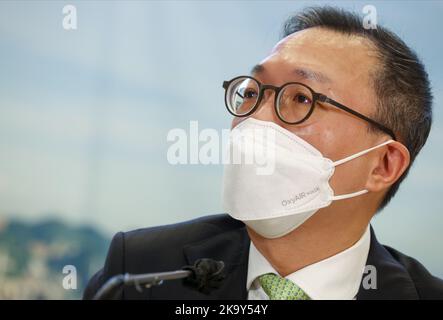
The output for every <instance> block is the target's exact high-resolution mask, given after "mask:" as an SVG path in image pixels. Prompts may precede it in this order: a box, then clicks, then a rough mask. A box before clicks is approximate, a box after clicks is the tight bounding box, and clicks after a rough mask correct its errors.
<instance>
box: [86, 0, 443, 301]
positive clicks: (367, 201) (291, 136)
mask: <svg viewBox="0 0 443 320" xmlns="http://www.w3.org/2000/svg"><path fill="white" fill-rule="evenodd" d="M224 87H225V90H226V99H225V100H226V101H225V102H226V105H227V108H228V110H229V112H230V113H232V114H233V115H234V119H233V125H232V127H233V128H235V129H238V131H240V132H244V131H245V130H246V129H254V128H255V129H256V128H261V129H269V130H270V131H271V132H272V133H273V134H274V135H275V136H276V140H277V142H276V145H278V148H280V149H278V150H279V151H278V152H277V153H276V154H275V160H276V164H275V170H276V171H275V172H274V173H272V174H271V175H270V176H269V177H268V178H261V177H259V176H258V175H254V174H252V173H251V171H250V170H249V171H248V169H246V167H244V166H237V167H235V168H234V167H232V168H230V167H229V168H228V169H227V170H226V172H225V179H224V182H225V185H224V204H225V207H226V208H227V213H228V214H229V215H226V214H222V215H214V216H207V217H203V218H199V219H196V220H193V221H188V222H184V223H179V224H175V225H168V226H161V227H155V228H148V229H140V230H135V231H131V232H127V233H118V234H117V235H116V236H114V238H113V240H112V243H111V246H110V249H109V253H108V257H107V259H106V263H105V266H104V268H103V269H102V270H100V271H99V272H98V273H97V274H96V275H95V276H94V277H93V278H92V279H91V280H90V282H89V285H88V287H87V288H86V290H85V294H84V298H87V299H89V298H92V297H93V295H94V294H95V293H96V291H97V290H98V289H99V288H100V286H101V285H103V283H104V282H106V280H108V279H109V278H110V277H112V276H114V275H116V274H121V273H127V272H128V273H150V272H160V271H168V270H175V269H180V268H181V267H183V266H184V265H189V264H192V263H193V262H194V261H196V260H198V259H200V258H212V259H216V260H222V261H224V263H225V274H226V279H225V280H224V281H223V283H222V286H221V287H220V288H219V289H217V290H215V291H213V292H212V293H211V294H210V295H205V294H203V293H200V292H198V291H196V290H192V289H190V288H187V287H185V286H183V284H182V282H180V281H168V282H165V283H164V284H162V285H161V286H155V287H153V288H151V289H149V290H144V291H143V292H141V293H140V292H138V291H137V290H136V289H135V288H133V287H126V288H124V290H123V291H122V292H121V293H120V294H119V295H118V298H121V299H435V298H437V299H438V298H443V281H442V280H440V279H438V278H436V277H434V276H432V275H431V274H430V273H429V272H428V271H427V270H426V269H425V268H424V267H423V266H422V265H421V264H420V263H419V262H418V261H416V260H414V259H413V258H411V257H408V256H406V255H404V254H402V253H400V252H398V251H396V250H395V249H392V248H390V247H387V246H382V245H380V244H379V243H378V242H377V240H376V238H375V234H374V232H373V230H372V228H371V227H370V226H369V224H370V221H371V219H372V217H373V216H374V215H375V214H376V213H377V212H378V211H380V210H381V209H382V208H383V207H385V206H386V205H387V203H388V202H389V201H390V199H391V198H392V197H393V196H394V194H395V193H396V191H397V190H398V187H399V185H400V183H401V181H402V180H403V179H404V178H405V176H406V175H407V173H408V171H409V168H410V166H411V164H412V162H413V161H414V160H415V158H416V156H417V154H418V153H419V151H420V149H421V148H422V147H423V145H424V144H425V142H426V139H427V137H428V134H429V131H430V127H431V120H432V113H431V104H432V95H431V92H430V85H429V81H428V78H427V74H426V72H425V70H424V67H423V65H422V64H421V62H420V61H419V60H418V58H417V56H416V55H415V54H414V53H413V52H412V50H411V49H409V48H408V47H407V46H406V45H405V44H404V43H403V42H402V41H401V40H400V39H399V38H398V37H397V36H395V35H394V34H392V33H391V32H389V31H388V30H386V29H384V28H382V27H380V26H377V29H369V30H366V29H364V27H363V23H362V20H361V19H360V18H359V17H358V16H356V15H354V14H351V13H349V12H345V11H343V10H339V9H335V8H330V7H320V8H310V9H307V10H304V11H303V12H301V13H299V14H297V15H294V16H292V17H291V18H289V19H288V20H287V22H286V23H285V25H284V33H283V39H282V40H281V41H280V42H278V43H277V44H276V45H275V47H274V48H273V49H272V51H271V53H270V54H269V55H268V56H267V57H266V58H265V59H263V60H262V61H261V62H260V63H259V64H257V65H256V66H255V67H254V68H253V69H252V71H251V75H249V76H246V77H236V78H234V79H232V80H231V81H226V82H225V83H224ZM254 141H256V140H254ZM254 143H256V142H253V144H254ZM255 146H256V145H255ZM282 146H283V147H282ZM288 150H289V151H288ZM283 155H284V156H283ZM284 159H286V160H287V161H285V160H284ZM282 172H283V173H284V174H282ZM246 186H247V188H246ZM309 188H311V189H309ZM289 189H290V191H289V193H288V197H286V198H284V197H283V198H284V199H283V200H282V201H280V200H281V199H279V201H277V202H276V201H274V200H275V199H273V198H275V197H278V194H279V193H285V192H286V193H287V191H288V190H289ZM294 190H299V191H300V192H299V191H297V192H295V191H294ZM269 195H271V196H269ZM251 199H252V200H251ZM233 217H234V218H235V219H234V218H233ZM414 236H415V235H414ZM416 236H419V235H416ZM370 272H372V273H373V274H371V277H373V278H371V280H370V281H369V282H368V281H366V282H365V276H366V275H367V276H369V273H370Z"/></svg>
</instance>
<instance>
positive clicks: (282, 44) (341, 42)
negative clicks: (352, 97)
mask: <svg viewBox="0 0 443 320" xmlns="http://www.w3.org/2000/svg"><path fill="white" fill-rule="evenodd" d="M260 64H261V65H263V66H264V67H265V68H264V69H265V70H266V72H268V71H269V76H270V77H272V76H274V75H275V74H278V75H280V76H283V75H288V76H289V71H293V70H309V71H311V72H313V73H315V72H317V73H319V74H320V73H321V74H323V75H324V76H325V77H326V78H328V79H330V80H331V82H334V83H340V84H341V85H342V86H347V85H349V84H352V85H356V83H355V82H356V81H357V80H358V82H359V83H361V84H362V85H363V84H364V85H367V84H368V82H369V77H370V74H371V72H372V71H373V70H374V69H375V68H376V67H377V65H378V59H377V54H376V50H375V49H374V47H373V45H372V44H371V42H370V40H368V39H365V38H363V37H361V36H355V35H347V34H342V33H339V32H336V31H332V30H328V29H324V28H318V27H317V28H310V29H306V30H302V31H299V32H296V33H294V34H292V35H289V36H287V37H286V38H284V39H282V40H281V41H279V42H278V43H277V44H276V45H275V46H274V48H273V49H272V51H271V53H270V54H269V55H268V56H267V57H266V58H265V59H264V60H263V61H262V62H261V63H260ZM272 71H275V72H274V74H273V72H272ZM292 73H293V72H292Z"/></svg>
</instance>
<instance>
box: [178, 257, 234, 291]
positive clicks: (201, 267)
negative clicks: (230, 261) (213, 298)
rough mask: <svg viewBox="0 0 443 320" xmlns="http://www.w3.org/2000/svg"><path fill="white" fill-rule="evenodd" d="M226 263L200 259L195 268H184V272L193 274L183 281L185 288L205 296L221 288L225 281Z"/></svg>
mask: <svg viewBox="0 0 443 320" xmlns="http://www.w3.org/2000/svg"><path fill="white" fill-rule="evenodd" d="M224 267H225V263H224V262H223V261H216V260H212V259H207V258H203V259H199V260H197V261H196V262H195V263H194V265H193V266H186V267H183V269H184V270H189V271H191V274H190V275H189V276H188V277H187V278H184V279H183V284H184V285H185V286H188V287H191V288H194V289H196V290H198V291H200V292H202V293H204V294H209V293H211V291H213V290H215V289H218V288H220V286H221V285H222V282H223V280H224V279H225V278H226V276H225V274H224Z"/></svg>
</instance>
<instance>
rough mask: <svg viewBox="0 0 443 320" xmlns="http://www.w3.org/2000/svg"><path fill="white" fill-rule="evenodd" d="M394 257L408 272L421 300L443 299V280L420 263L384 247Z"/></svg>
mask: <svg viewBox="0 0 443 320" xmlns="http://www.w3.org/2000/svg"><path fill="white" fill-rule="evenodd" d="M384 247H385V248H386V250H388V251H389V253H390V254H391V255H392V257H393V258H394V259H395V260H396V261H398V262H399V263H400V264H401V265H402V266H403V267H404V268H405V270H406V271H407V272H408V274H409V276H410V277H411V279H412V281H413V282H414V285H415V288H416V290H417V294H418V296H419V298H420V299H443V280H442V279H440V278H437V277H435V276H433V275H432V274H431V273H430V272H429V271H428V270H427V269H426V268H425V267H424V266H423V265H422V264H421V263H420V262H419V261H417V260H416V259H414V258H412V257H410V256H407V255H405V254H404V253H402V252H400V251H398V250H396V249H394V248H391V247H389V246H384Z"/></svg>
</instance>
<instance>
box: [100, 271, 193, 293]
mask: <svg viewBox="0 0 443 320" xmlns="http://www.w3.org/2000/svg"><path fill="white" fill-rule="evenodd" d="M191 274H192V271H189V270H179V271H171V272H157V273H147V274H134V275H133V274H129V273H125V274H119V275H116V276H114V277H112V278H111V279H109V280H108V281H107V282H106V283H105V284H104V285H103V286H102V287H101V288H100V290H99V291H97V293H96V294H95V296H94V298H93V299H94V300H103V299H107V298H109V297H111V296H112V295H111V294H112V293H114V292H115V291H117V289H119V288H120V287H121V286H123V285H134V286H135V288H136V289H137V291H139V292H142V290H143V289H142V285H143V286H144V287H145V288H150V287H152V286H154V285H161V284H162V283H163V281H164V280H175V279H182V278H187V277H189V276H190V275H191Z"/></svg>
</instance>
